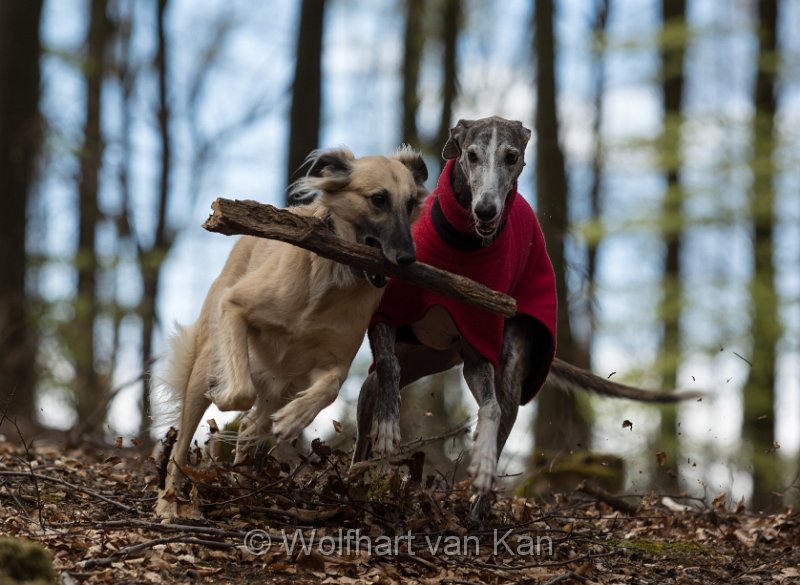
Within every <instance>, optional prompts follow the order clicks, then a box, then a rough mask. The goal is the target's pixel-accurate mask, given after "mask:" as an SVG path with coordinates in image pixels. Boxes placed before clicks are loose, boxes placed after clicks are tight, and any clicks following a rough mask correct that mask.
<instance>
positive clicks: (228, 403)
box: [206, 383, 256, 412]
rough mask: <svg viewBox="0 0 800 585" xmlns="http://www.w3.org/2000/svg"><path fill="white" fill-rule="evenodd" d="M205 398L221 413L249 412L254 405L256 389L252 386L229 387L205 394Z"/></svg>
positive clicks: (215, 389)
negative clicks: (231, 411) (233, 411)
mask: <svg viewBox="0 0 800 585" xmlns="http://www.w3.org/2000/svg"><path fill="white" fill-rule="evenodd" d="M206 397H207V398H208V399H209V400H211V402H213V403H214V405H215V406H216V407H217V408H219V409H220V410H221V411H223V412H226V411H229V410H250V409H251V408H252V407H253V405H254V404H255V403H256V388H255V386H253V384H252V383H251V384H242V385H241V386H236V385H233V384H231V385H229V386H226V387H224V388H214V389H213V390H209V391H208V392H206Z"/></svg>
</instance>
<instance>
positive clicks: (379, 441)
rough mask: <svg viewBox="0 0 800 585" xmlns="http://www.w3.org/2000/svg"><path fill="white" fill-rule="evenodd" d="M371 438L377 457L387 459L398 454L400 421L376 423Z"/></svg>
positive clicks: (394, 419)
mask: <svg viewBox="0 0 800 585" xmlns="http://www.w3.org/2000/svg"><path fill="white" fill-rule="evenodd" d="M370 438H371V439H372V451H373V452H374V453H375V455H377V456H379V457H385V456H387V455H392V454H394V453H396V452H397V450H398V449H399V448H400V421H399V420H397V419H396V418H393V419H390V420H382V421H379V420H376V421H374V422H373V423H372V431H371V432H370Z"/></svg>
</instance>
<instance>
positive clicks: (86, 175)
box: [73, 0, 110, 421]
mask: <svg viewBox="0 0 800 585" xmlns="http://www.w3.org/2000/svg"><path fill="white" fill-rule="evenodd" d="M106 8H107V2H106V0H92V2H91V4H90V16H89V30H88V33H87V39H86V51H87V53H86V62H85V75H86V119H85V122H84V132H83V145H82V147H81V150H80V177H79V179H78V199H79V220H78V252H77V255H76V258H75V262H76V264H77V270H78V291H77V297H76V300H75V327H74V332H75V337H74V340H73V343H74V351H75V406H76V410H77V414H78V420H79V421H83V420H84V419H85V418H86V417H87V416H89V415H90V414H91V413H92V411H93V410H94V407H95V405H96V404H97V402H98V401H99V400H102V396H101V395H100V394H101V392H102V387H101V386H102V385H101V380H100V377H99V376H98V375H97V372H96V370H95V347H94V343H95V335H94V334H95V331H94V328H95V324H96V321H97V316H98V314H99V303H98V299H97V290H96V287H97V271H98V264H97V254H96V250H95V237H96V234H97V223H98V221H99V220H100V209H99V204H98V197H99V189H100V187H99V183H100V169H101V167H102V163H103V137H102V129H101V119H102V118H101V111H102V88H103V78H104V76H105V72H106V64H107V63H106V55H105V53H106V45H107V38H108V34H109V28H110V27H109V20H108V18H107V16H106Z"/></svg>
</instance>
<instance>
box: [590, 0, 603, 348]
mask: <svg viewBox="0 0 800 585" xmlns="http://www.w3.org/2000/svg"><path fill="white" fill-rule="evenodd" d="M608 12H609V6H608V1H607V0H600V2H599V4H598V6H597V15H596V17H595V23H594V30H593V33H594V39H595V43H596V44H600V43H604V42H605V36H606V27H607V24H608ZM593 57H594V71H595V75H596V77H595V86H594V111H595V114H594V123H593V128H592V134H593V135H594V155H593V156H592V184H591V186H590V187H589V221H590V222H592V223H593V224H595V225H598V226H599V225H600V222H601V221H602V201H601V199H602V190H603V151H604V145H603V136H602V126H603V124H602V122H603V101H604V92H605V83H606V80H605V56H604V51H603V50H602V49H598V50H597V51H596V52H595V53H594V55H593ZM599 247H600V240H599V239H593V238H590V239H589V241H588V242H587V243H586V272H587V275H586V279H587V281H588V284H589V286H588V288H589V292H588V300H587V302H586V318H587V321H588V335H587V338H586V343H585V345H586V347H585V348H584V351H585V352H586V354H587V355H591V351H592V338H593V337H594V330H595V326H596V323H597V319H596V318H595V314H594V307H595V291H596V283H595V281H596V277H597V250H598V249H599Z"/></svg>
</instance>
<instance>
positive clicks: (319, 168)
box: [306, 148, 355, 182]
mask: <svg viewBox="0 0 800 585" xmlns="http://www.w3.org/2000/svg"><path fill="white" fill-rule="evenodd" d="M354 160H355V156H353V153H352V152H350V151H349V150H348V149H346V148H336V149H331V150H315V151H314V152H312V153H311V154H309V155H308V158H306V163H307V164H310V166H309V168H308V173H306V176H307V177H318V178H331V179H333V178H336V177H339V178H342V179H343V178H345V177H347V180H348V182H349V180H350V179H349V178H350V173H351V172H352V170H353V165H352V162H353V161H354Z"/></svg>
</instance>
